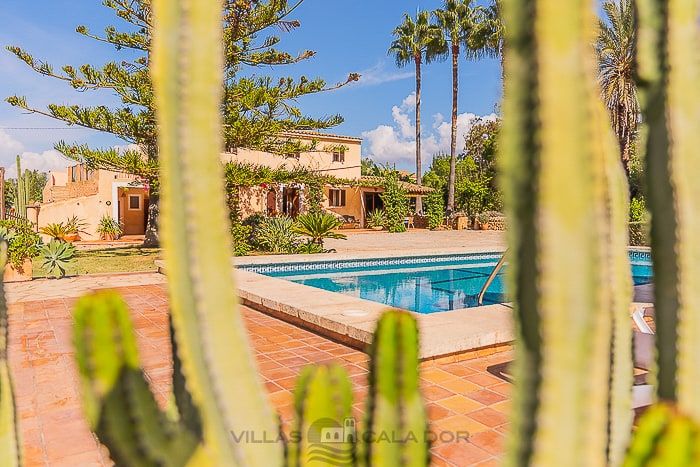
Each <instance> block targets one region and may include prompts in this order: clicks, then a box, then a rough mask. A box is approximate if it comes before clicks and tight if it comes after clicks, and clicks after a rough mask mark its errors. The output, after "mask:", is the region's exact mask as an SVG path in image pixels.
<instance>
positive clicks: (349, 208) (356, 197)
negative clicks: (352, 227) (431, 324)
mask: <svg viewBox="0 0 700 467" xmlns="http://www.w3.org/2000/svg"><path fill="white" fill-rule="evenodd" d="M331 189H332V188H330V187H326V188H325V189H324V191H323V194H324V196H325V198H324V200H323V204H322V206H323V208H324V209H325V210H328V211H331V212H334V213H336V214H340V215H341V216H353V217H354V218H355V219H356V220H357V221H359V222H360V225H361V227H363V228H364V226H365V213H364V199H363V198H362V192H361V189H360V188H353V187H338V188H335V189H340V190H345V206H339V207H330V203H329V201H328V193H329V191H330V190H331Z"/></svg>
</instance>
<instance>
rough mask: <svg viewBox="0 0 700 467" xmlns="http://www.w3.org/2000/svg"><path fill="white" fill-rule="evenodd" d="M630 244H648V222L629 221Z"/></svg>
mask: <svg viewBox="0 0 700 467" xmlns="http://www.w3.org/2000/svg"><path fill="white" fill-rule="evenodd" d="M628 225H629V244H630V246H649V245H650V243H649V224H647V223H646V222H630V223H629V224H628Z"/></svg>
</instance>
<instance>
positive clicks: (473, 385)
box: [5, 231, 653, 467]
mask: <svg viewBox="0 0 700 467" xmlns="http://www.w3.org/2000/svg"><path fill="white" fill-rule="evenodd" d="M347 233H349V232H347ZM367 235H371V237H370V236H367ZM336 242H338V247H337V249H338V253H337V255H338V257H340V255H344V254H352V255H364V254H373V252H379V251H382V252H384V251H387V250H389V249H388V248H386V247H387V246H388V245H393V247H392V248H391V249H390V251H394V252H397V253H400V252H402V251H405V250H407V249H409V248H410V249H411V252H412V253H415V254H437V253H442V252H444V251H446V250H452V249H458V250H459V252H461V253H463V252H465V250H468V249H476V248H482V249H483V250H490V251H493V250H495V249H497V248H499V247H500V248H503V247H504V242H503V235H502V233H499V232H473V231H456V232H426V231H419V232H416V233H415V234H414V232H408V233H405V234H398V235H390V234H384V233H371V234H365V233H362V232H352V233H350V234H349V235H348V240H347V241H346V242H344V243H340V242H343V241H339V240H337V241H334V242H330V241H329V242H328V243H327V245H326V246H327V247H330V245H331V244H333V243H336ZM334 247H335V246H334ZM472 251H473V250H472ZM297 258H298V257H297ZM165 281H166V278H165V276H164V275H162V274H157V273H153V272H149V273H130V274H103V275H83V276H78V277H71V278H64V279H60V280H47V279H41V280H34V281H31V282H25V283H15V284H6V285H5V291H6V296H7V299H8V303H9V328H10V331H9V333H10V336H9V359H10V368H11V374H12V377H13V380H14V383H15V394H16V402H17V410H18V412H17V416H18V421H19V427H20V431H21V436H22V447H23V453H24V463H25V465H27V466H51V467H54V466H59V467H63V466H66V467H74V466H80V467H82V466H111V465H113V462H112V461H111V460H110V459H109V453H108V452H107V450H106V449H105V448H104V447H102V446H101V445H100V444H99V441H98V440H97V438H96V436H95V435H94V434H92V433H91V431H90V428H89V426H88V424H87V421H86V420H85V418H84V416H83V415H82V410H81V406H80V394H79V384H78V380H77V370H76V366H75V360H74V352H73V348H72V343H71V329H72V325H73V318H72V308H73V304H74V303H75V300H76V298H77V297H79V296H82V295H84V294H85V293H87V292H89V291H91V290H97V289H105V288H111V289H115V290H117V291H118V292H119V293H120V294H121V295H122V296H123V297H124V299H125V300H126V302H127V304H128V305H129V308H130V310H131V316H132V321H133V324H134V328H135V331H136V334H137V335H136V341H137V345H138V347H139V352H140V359H141V362H142V365H143V367H144V369H145V372H146V376H147V380H148V381H149V384H150V386H151V389H152V390H153V391H154V394H155V395H156V399H157V400H158V401H159V403H160V404H161V405H165V404H166V402H167V400H168V398H169V397H170V392H171V383H170V381H171V375H172V361H171V359H170V336H169V330H168V325H167V319H168V297H167V291H166V285H165ZM638 289H639V294H638V296H637V297H636V299H637V300H638V301H644V302H650V301H651V294H652V293H653V290H652V289H651V287H648V286H644V287H642V288H638ZM241 312H242V315H243V319H244V322H245V324H246V327H247V335H248V338H249V341H250V345H251V348H252V349H253V354H254V356H255V360H256V363H257V366H258V369H259V374H260V378H261V380H262V382H263V384H264V386H265V390H266V392H267V394H268V397H269V400H270V403H271V404H272V406H273V407H275V409H276V411H277V413H278V414H279V416H280V419H281V421H282V424H283V427H284V428H285V429H288V427H289V425H290V423H291V422H292V420H293V417H294V411H293V387H294V385H295V382H296V378H297V376H298V375H299V373H300V372H301V370H302V368H303V367H304V366H306V365H308V364H311V363H325V362H335V363H338V364H339V365H341V366H342V367H343V368H345V370H346V371H347V372H348V374H349V375H350V379H351V382H352V387H353V394H354V400H355V404H354V406H353V407H354V409H353V410H354V415H355V416H356V417H358V418H359V419H361V418H362V416H363V413H364V404H365V399H366V394H367V390H368V385H367V375H368V357H367V355H366V354H365V353H363V352H361V351H359V350H357V349H354V348H351V347H348V346H347V345H344V344H343V343H340V342H337V341H336V340H334V339H330V338H327V337H324V336H323V335H319V334H318V333H315V332H311V331H308V330H304V329H301V328H299V327H298V326H294V325H292V324H289V323H288V322H285V321H282V320H279V319H277V318H275V317H272V316H270V315H268V314H266V313H262V312H260V311H257V310H254V309H252V308H250V307H247V306H242V307H241ZM464 324H465V323H461V325H460V326H464ZM494 352H495V351H494V349H493V348H491V349H484V350H482V351H480V352H479V353H477V354H476V355H471V356H470V357H469V358H467V359H465V360H461V361H453V360H452V359H450V358H442V359H435V360H428V361H424V362H422V363H421V390H422V393H423V396H424V399H425V402H426V405H427V409H428V417H429V420H430V430H431V432H433V433H435V435H436V441H435V442H434V443H433V445H432V448H431V455H432V461H431V465H433V466H437V467H443V466H445V467H447V466H449V467H467V466H479V467H485V466H495V465H499V463H500V460H501V458H502V453H503V445H504V439H505V433H506V432H507V430H508V415H507V414H508V411H509V407H510V394H511V390H512V385H511V383H510V382H509V380H508V377H507V373H508V372H507V364H508V363H509V362H510V361H511V360H512V359H513V351H512V350H506V351H502V352H497V353H494ZM463 431H468V432H469V436H468V437H467V438H466V439H462V438H457V439H455V438H454V434H455V433H457V432H463Z"/></svg>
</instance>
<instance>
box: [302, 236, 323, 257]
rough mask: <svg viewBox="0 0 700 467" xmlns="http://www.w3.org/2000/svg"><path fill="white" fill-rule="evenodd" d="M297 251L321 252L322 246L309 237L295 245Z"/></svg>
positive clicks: (303, 252)
mask: <svg viewBox="0 0 700 467" xmlns="http://www.w3.org/2000/svg"><path fill="white" fill-rule="evenodd" d="M297 253H299V254H302V255H305V254H306V255H309V254H316V253H323V247H322V246H321V245H319V244H318V243H315V242H314V241H313V240H311V239H309V240H306V241H305V242H302V243H300V244H299V246H298V247H297Z"/></svg>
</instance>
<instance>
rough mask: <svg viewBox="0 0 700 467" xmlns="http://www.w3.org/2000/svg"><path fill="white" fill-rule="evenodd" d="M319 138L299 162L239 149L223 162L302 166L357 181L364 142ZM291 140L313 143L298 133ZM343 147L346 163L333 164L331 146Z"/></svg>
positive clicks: (289, 166)
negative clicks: (344, 148)
mask: <svg viewBox="0 0 700 467" xmlns="http://www.w3.org/2000/svg"><path fill="white" fill-rule="evenodd" d="M313 137H314V138H315V139H316V141H317V142H316V149H315V150H313V151H308V152H302V153H300V154H299V159H296V158H294V157H285V156H282V155H277V154H271V153H269V152H263V151H254V150H250V149H245V148H239V149H238V150H237V152H236V154H232V153H224V154H222V155H221V160H222V161H223V162H239V163H249V164H255V165H263V166H267V167H272V168H278V167H281V166H285V167H286V168H287V169H293V168H295V167H299V166H303V167H306V168H308V169H311V170H316V171H318V172H320V173H325V174H328V175H333V176H335V177H338V178H348V179H357V178H360V174H361V171H362V170H361V169H362V168H361V152H360V146H361V142H362V140H361V139H360V138H353V137H349V136H336V135H321V134H317V133H314V134H313ZM290 138H292V139H296V140H299V141H301V142H302V143H304V144H311V142H312V138H311V137H301V136H300V135H299V134H297V133H295V134H294V136H290ZM337 145H343V146H345V147H346V150H345V160H344V161H343V162H333V154H332V147H333V146H337Z"/></svg>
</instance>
